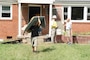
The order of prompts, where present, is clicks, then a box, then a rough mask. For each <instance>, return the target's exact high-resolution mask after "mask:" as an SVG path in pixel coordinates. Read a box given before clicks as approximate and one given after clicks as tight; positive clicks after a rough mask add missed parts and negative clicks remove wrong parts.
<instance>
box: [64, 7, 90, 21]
mask: <svg viewBox="0 0 90 60" xmlns="http://www.w3.org/2000/svg"><path fill="white" fill-rule="evenodd" d="M64 7H67V8H68V12H67V13H68V16H67V18H70V19H71V11H72V9H71V8H72V7H77V6H64ZM64 7H63V8H64ZM78 7H82V6H78ZM83 7H84V12H83V14H84V15H83V20H71V21H72V22H90V20H87V9H88V7H87V6H83ZM63 13H64V10H63ZM63 18H64V17H63Z"/></svg>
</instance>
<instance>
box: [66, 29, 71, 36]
mask: <svg viewBox="0 0 90 60" xmlns="http://www.w3.org/2000/svg"><path fill="white" fill-rule="evenodd" d="M65 35H66V36H67V37H70V35H71V32H70V29H68V30H66V34H65Z"/></svg>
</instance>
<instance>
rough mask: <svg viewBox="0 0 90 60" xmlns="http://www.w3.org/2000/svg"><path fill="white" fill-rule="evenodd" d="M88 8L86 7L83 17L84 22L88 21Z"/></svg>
mask: <svg viewBox="0 0 90 60" xmlns="http://www.w3.org/2000/svg"><path fill="white" fill-rule="evenodd" d="M86 12H87V7H86V6H85V7H84V15H83V17H84V21H87V13H86Z"/></svg>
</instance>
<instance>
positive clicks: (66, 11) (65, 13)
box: [64, 7, 68, 20]
mask: <svg viewBox="0 0 90 60" xmlns="http://www.w3.org/2000/svg"><path fill="white" fill-rule="evenodd" d="M67 16H68V7H64V20H66V19H67Z"/></svg>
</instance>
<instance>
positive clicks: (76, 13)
mask: <svg viewBox="0 0 90 60" xmlns="http://www.w3.org/2000/svg"><path fill="white" fill-rule="evenodd" d="M83 15H84V7H72V11H71V19H72V20H83Z"/></svg>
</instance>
